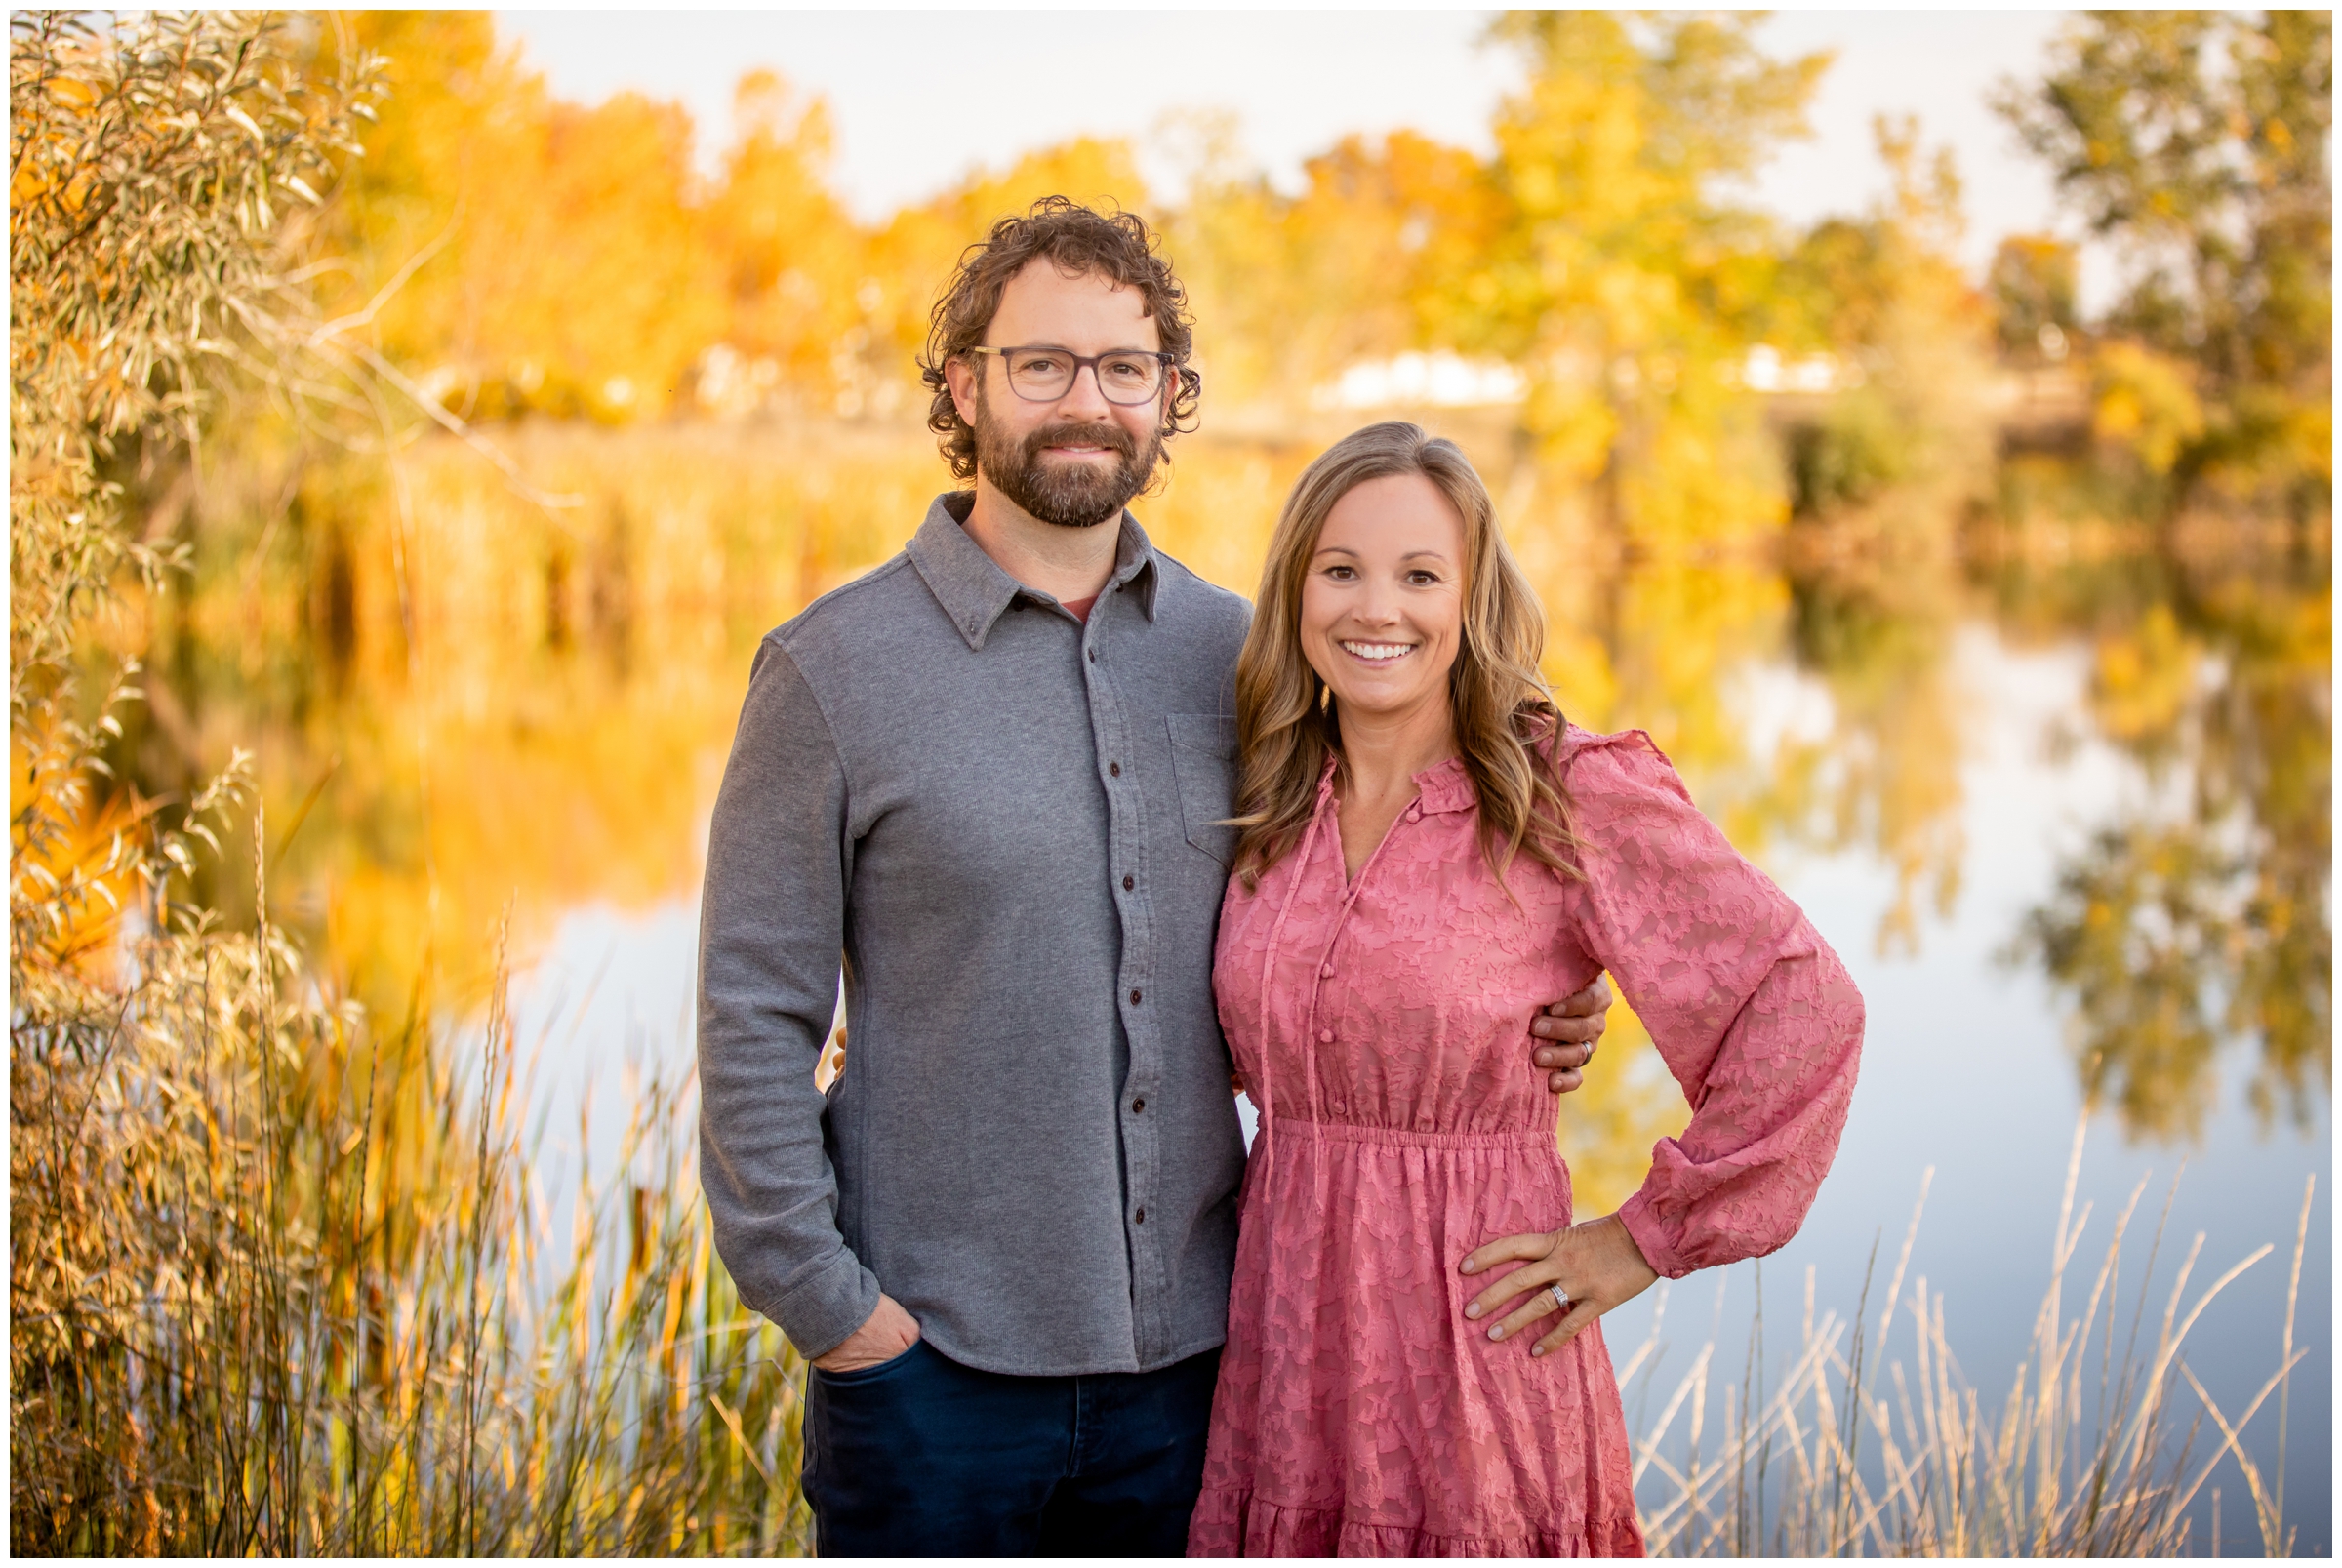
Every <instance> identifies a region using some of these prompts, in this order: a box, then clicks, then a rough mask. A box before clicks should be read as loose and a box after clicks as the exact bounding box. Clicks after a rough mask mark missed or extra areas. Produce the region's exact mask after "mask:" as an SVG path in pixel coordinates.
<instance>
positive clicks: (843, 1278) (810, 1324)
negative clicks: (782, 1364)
mask: <svg viewBox="0 0 2342 1568" xmlns="http://www.w3.org/2000/svg"><path fill="white" fill-rule="evenodd" d="M877 1309H878V1276H877V1275H875V1274H873V1273H871V1272H870V1271H869V1270H868V1268H865V1267H863V1266H862V1261H861V1260H860V1259H858V1258H856V1257H855V1256H854V1255H853V1254H852V1253H851V1252H848V1251H847V1250H846V1249H845V1248H843V1247H840V1248H839V1249H838V1251H837V1256H836V1257H834V1258H832V1259H830V1260H829V1262H828V1265H827V1266H825V1267H824V1268H823V1269H822V1271H821V1272H820V1273H817V1274H815V1275H813V1276H812V1277H811V1278H810V1279H803V1280H800V1281H798V1282H797V1284H796V1285H795V1286H794V1287H792V1288H791V1289H790V1290H788V1291H787V1293H786V1294H784V1295H783V1296H782V1298H781V1300H780V1301H779V1302H778V1303H776V1304H775V1307H774V1310H773V1312H772V1314H771V1316H772V1318H773V1321H774V1322H776V1323H779V1324H780V1325H781V1332H782V1333H784V1334H786V1335H787V1336H788V1343H789V1344H791V1345H793V1346H795V1347H797V1353H798V1354H799V1355H801V1356H803V1357H804V1358H805V1359H806V1360H808V1361H812V1360H815V1359H817V1358H818V1357H821V1356H825V1355H828V1353H829V1352H830V1351H831V1350H834V1349H836V1348H837V1347H839V1346H840V1345H843V1344H844V1343H845V1342H846V1340H847V1339H848V1338H849V1337H850V1336H851V1335H852V1334H853V1332H854V1331H855V1330H856V1329H858V1328H860V1327H862V1325H863V1324H865V1323H867V1322H868V1321H869V1317H870V1314H871V1313H872V1312H874V1311H876V1310H877Z"/></svg>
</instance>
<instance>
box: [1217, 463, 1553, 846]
mask: <svg viewBox="0 0 2342 1568" xmlns="http://www.w3.org/2000/svg"><path fill="white" fill-rule="evenodd" d="M1398 474H1421V475H1422V476H1423V477H1424V478H1426V479H1429V480H1430V481H1431V482H1432V483H1433V484H1434V485H1436V486H1438V487H1439V492H1440V494H1441V495H1443V496H1445V497H1446V498H1447V499H1448V501H1449V503H1452V504H1453V505H1454V506H1455V508H1456V512H1457V514H1458V515H1459V516H1461V517H1462V518H1463V519H1464V628H1463V647H1462V648H1461V649H1460V650H1459V651H1458V653H1457V655H1456V663H1455V667H1454V669H1453V670H1451V671H1450V673H1449V675H1448V702H1449V705H1450V710H1451V714H1452V721H1453V723H1454V726H1455V734H1456V750H1457V754H1458V755H1459V756H1460V757H1461V758H1462V760H1463V763H1464V771H1465V773H1466V775H1467V776H1468V777H1469V778H1470V779H1471V781H1472V786H1473V789H1474V792H1475V793H1476V794H1477V795H1478V797H1479V809H1480V822H1479V830H1480V852H1481V854H1482V855H1483V856H1485V857H1486V858H1487V861H1488V865H1489V868H1490V869H1491V870H1493V871H1494V872H1495V873H1496V874H1497V876H1498V878H1499V879H1500V880H1501V879H1502V878H1503V876H1504V874H1505V870H1506V868H1507V867H1508V866H1510V865H1511V864H1512V863H1513V861H1514V857H1515V856H1518V855H1521V854H1526V855H1528V856H1529V857H1530V858H1531V859H1532V860H1535V861H1537V862H1539V863H1541V864H1545V865H1548V866H1551V867H1553V868H1554V869H1555V871H1558V872H1560V873H1561V874H1563V875H1565V876H1576V875H1578V874H1580V873H1579V871H1578V868H1577V865H1576V858H1575V857H1576V850H1577V840H1576V837H1575V835H1574V834H1573V833H1572V832H1571V831H1570V825H1569V803H1568V800H1567V799H1566V797H1565V796H1564V795H1563V794H1562V792H1561V786H1560V782H1559V780H1558V779H1556V778H1555V774H1554V771H1553V767H1552V764H1551V760H1550V756H1549V755H1548V754H1547V748H1541V746H1540V744H1539V743H1541V742H1543V741H1545V740H1546V739H1547V738H1548V737H1558V735H1559V734H1560V731H1561V723H1562V719H1561V710H1560V709H1559V707H1557V706H1556V705H1555V703H1554V699H1553V694H1552V693H1551V692H1550V691H1549V690H1548V689H1547V688H1546V684H1545V681H1544V678H1543V677H1542V676H1540V675H1539V674H1538V663H1539V661H1540V660H1541V659H1543V657H1544V655H1545V612H1544V610H1543V609H1542V608H1541V607H1540V606H1539V605H1538V603H1537V595H1536V593H1535V592H1534V591H1533V590H1532V589H1531V588H1530V587H1529V583H1528V579H1527V578H1526V577H1525V576H1524V575H1523V574H1522V573H1521V570H1520V564H1519V563H1518V562H1517V561H1515V560H1514V558H1513V552H1512V550H1511V549H1509V548H1507V547H1506V544H1505V537H1504V534H1503V532H1502V531H1501V530H1500V529H1499V528H1498V527H1497V522H1496V503H1494V502H1493V501H1491V500H1490V499H1489V496H1488V487H1487V486H1486V485H1484V484H1482V483H1481V482H1480V476H1479V474H1478V473H1477V472H1475V471H1474V468H1473V466H1472V462H1471V460H1470V459H1468V458H1466V457H1465V456H1464V453H1463V450H1462V449H1461V448H1459V447H1458V446H1457V445H1456V444H1455V443H1454V442H1452V441H1448V440H1444V439H1442V438H1440V437H1437V436H1433V435H1432V434H1431V433H1430V432H1428V431H1426V430H1425V429H1424V428H1423V427H1422V426H1421V425H1417V424H1410V423H1407V422H1405V421H1402V420H1391V421H1387V422H1383V423H1381V424H1369V425H1367V426H1366V427H1365V428H1364V429H1362V430H1354V431H1353V432H1352V433H1351V434H1349V435H1346V436H1344V437H1343V438H1342V439H1341V440H1339V441H1337V442H1335V443H1334V444H1333V445H1332V446H1331V447H1329V448H1327V449H1326V451H1325V453H1324V455H1323V456H1321V457H1319V458H1318V459H1317V461H1316V462H1312V463H1311V464H1310V466H1309V469H1308V471H1306V472H1305V473H1303V474H1302V476H1301V478H1300V480H1299V481H1297V482H1296V483H1295V484H1294V486H1293V494H1292V495H1291V496H1290V497H1288V498H1287V499H1286V501H1285V509H1284V512H1283V514H1282V515H1281V516H1279V517H1278V518H1277V521H1276V533H1275V535H1274V536H1273V537H1272V538H1271V540H1270V542H1269V560H1268V564H1267V565H1266V566H1264V567H1263V568H1262V569H1261V591H1260V594H1259V596H1258V597H1257V598H1256V599H1255V600H1254V603H1253V614H1252V631H1251V634H1250V635H1249V636H1247V637H1246V638H1245V639H1244V652H1243V653H1242V654H1241V655H1240V656H1239V657H1238V658H1237V660H1236V740H1237V745H1238V754H1239V755H1240V756H1241V757H1242V759H1243V761H1242V766H1241V772H1240V776H1239V778H1238V782H1237V790H1236V813H1237V814H1236V816H1235V817H1234V818H1232V825H1233V826H1235V827H1236V828H1237V829H1238V837H1237V840H1236V874H1237V875H1238V876H1240V877H1242V878H1243V879H1244V885H1245V886H1246V887H1247V888H1251V887H1256V886H1258V885H1259V881H1260V875H1261V873H1262V872H1263V871H1266V870H1267V869H1269V867H1271V866H1272V865H1274V864H1276V863H1277V862H1278V861H1279V860H1281V859H1283V858H1284V856H1285V855H1286V854H1287V853H1288V852H1289V851H1290V850H1291V849H1292V848H1293V846H1294V844H1295V842H1296V841H1297V840H1299V838H1300V837H1301V835H1302V832H1303V830H1304V829H1305V828H1306V827H1307V826H1308V824H1309V821H1310V815H1311V813H1312V810H1313V809H1314V808H1315V805H1316V795H1317V781H1318V779H1319V778H1320V777H1321V776H1322V775H1323V774H1324V771H1325V759H1326V758H1327V757H1328V756H1339V755H1340V753H1341V749H1342V711H1341V704H1339V703H1337V702H1333V701H1330V700H1329V694H1328V692H1327V689H1326V686H1325V683H1324V682H1323V681H1322V680H1320V679H1318V677H1317V672H1316V671H1315V670H1313V669H1312V668H1311V667H1310V663H1309V661H1308V660H1307V659H1305V658H1304V657H1303V656H1302V651H1301V587H1302V583H1303V581H1304V580H1305V579H1306V578H1307V577H1308V575H1309V569H1310V558H1311V557H1312V556H1313V555H1314V554H1316V552H1317V537H1318V535H1319V534H1320V533H1321V532H1322V531H1323V530H1324V528H1325V519H1326V517H1327V515H1328V514H1329V513H1331V512H1332V511H1333V509H1334V504H1335V503H1337V502H1339V501H1340V500H1341V499H1342V498H1343V497H1344V496H1346V495H1348V494H1349V493H1350V492H1351V491H1352V490H1353V489H1355V488H1356V487H1357V486H1359V485H1362V484H1364V483H1366V482H1367V481H1368V480H1370V479H1386V478H1390V477H1392V476H1393V475H1398Z"/></svg>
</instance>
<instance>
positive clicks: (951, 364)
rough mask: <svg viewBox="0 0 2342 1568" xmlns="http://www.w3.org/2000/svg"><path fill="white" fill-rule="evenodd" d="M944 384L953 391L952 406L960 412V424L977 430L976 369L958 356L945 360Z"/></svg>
mask: <svg viewBox="0 0 2342 1568" xmlns="http://www.w3.org/2000/svg"><path fill="white" fill-rule="evenodd" d="M944 384H945V385H946V386H948V387H949V388H950V389H951V406H952V407H953V408H955V409H957V410H959V421H960V422H961V423H962V424H965V425H966V426H967V427H968V428H969V429H971V430H973V429H974V428H976V367H975V366H973V365H971V364H969V363H968V362H967V361H966V360H965V359H962V358H960V357H958V356H956V355H954V356H953V357H952V358H950V359H947V360H945V361H944Z"/></svg>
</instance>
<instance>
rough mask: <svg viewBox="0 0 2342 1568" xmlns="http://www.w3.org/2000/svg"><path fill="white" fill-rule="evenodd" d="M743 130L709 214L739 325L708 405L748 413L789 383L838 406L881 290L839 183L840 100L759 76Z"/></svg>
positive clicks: (747, 90)
mask: <svg viewBox="0 0 2342 1568" xmlns="http://www.w3.org/2000/svg"><path fill="white" fill-rule="evenodd" d="M733 123H734V140H733V143H732V145H731V147H730V148H729V149H728V150H727V151H726V153H725V155H724V165H723V179H722V182H721V183H720V185H719V186H718V188H717V189H716V191H715V192H714V194H713V196H712V198H711V199H710V200H709V202H708V204H707V213H706V215H705V219H704V229H705V233H706V236H707V244H708V245H709V246H710V247H711V248H712V250H713V251H714V253H715V255H716V257H717V258H718V259H719V261H720V264H721V265H722V268H723V273H724V279H725V285H726V305H727V320H728V323H729V325H728V327H727V330H726V333H725V338H724V342H723V344H722V345H721V347H722V350H723V352H721V353H718V354H717V355H716V356H715V357H714V358H713V359H712V360H711V362H710V363H709V364H708V365H707V367H706V371H707V374H706V375H705V377H704V380H703V384H702V385H701V387H700V391H701V393H702V400H703V402H704V403H706V404H707V406H709V407H711V408H717V409H721V408H725V407H738V406H741V405H744V404H752V403H754V402H757V401H760V400H761V399H762V397H763V396H765V395H767V394H768V393H769V392H770V391H772V390H775V389H779V388H787V390H788V391H791V392H794V393H796V394H798V395H799V396H801V397H803V398H806V399H810V400H812V401H814V402H815V403H816V404H817V405H826V404H827V403H828V401H830V400H833V399H834V398H835V397H836V396H837V395H838V394H839V393H840V392H841V391H850V390H851V389H852V388H853V387H855V386H856V385H857V384H858V383H859V379H860V365H859V360H858V356H859V354H860V352H861V350H862V349H863V348H865V347H866V346H867V344H868V340H869V322H868V316H869V314H870V311H871V309H872V308H874V306H873V305H870V304H866V303H865V302H867V301H870V300H871V299H872V297H873V295H874V293H875V289H874V286H873V285H872V284H871V282H870V279H869V274H868V237H867V236H866V235H865V233H864V232H863V229H862V227H861V225H859V224H858V223H856V222H855V221H854V218H853V215H852V214H851V213H849V212H847V211H846V208H845V205H844V204H843V203H842V202H841V201H839V200H838V197H837V195H836V193H835V191H834V190H832V189H831V187H830V183H829V179H830V160H831V156H832V145H831V136H832V131H831V126H830V120H829V108H828V103H827V101H824V100H822V99H819V98H813V97H808V96H807V95H805V94H804V93H802V92H801V91H799V90H797V89H794V88H792V87H791V86H789V84H788V83H787V82H786V81H784V80H783V79H782V78H781V77H779V76H778V75H776V74H774V73H773V72H771V71H765V70H758V71H751V72H749V73H748V74H747V75H746V76H743V77H742V78H741V79H740V85H739V87H738V88H737V89H736V90H735V91H734V94H733Z"/></svg>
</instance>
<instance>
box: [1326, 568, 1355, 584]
mask: <svg viewBox="0 0 2342 1568" xmlns="http://www.w3.org/2000/svg"><path fill="white" fill-rule="evenodd" d="M1325 575H1326V576H1327V577H1329V578H1332V579H1333V580H1334V581H1335V582H1336V583H1348V582H1349V581H1350V580H1351V579H1353V578H1354V577H1356V576H1357V575H1358V569H1357V568H1356V567H1354V566H1329V567H1327V568H1326V569H1325Z"/></svg>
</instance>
